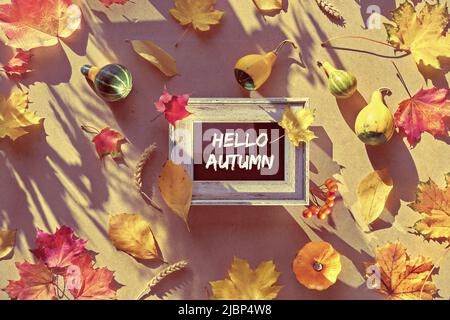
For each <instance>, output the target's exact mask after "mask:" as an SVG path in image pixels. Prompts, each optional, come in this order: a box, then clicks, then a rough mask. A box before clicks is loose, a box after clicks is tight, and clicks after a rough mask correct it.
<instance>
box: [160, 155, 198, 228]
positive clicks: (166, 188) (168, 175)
mask: <svg viewBox="0 0 450 320" xmlns="http://www.w3.org/2000/svg"><path fill="white" fill-rule="evenodd" d="M159 190H160V192H161V196H162V198H163V199H164V201H165V203H166V204H167V206H168V207H169V208H170V209H171V210H172V211H173V212H175V213H176V214H177V215H178V216H179V217H180V218H182V219H183V220H184V222H185V223H186V225H187V226H188V228H189V225H188V216H189V210H190V208H191V203H192V178H191V177H190V176H189V174H188V173H187V172H186V170H185V169H184V168H183V166H182V165H179V164H175V163H173V162H172V161H170V160H169V161H167V162H166V163H165V165H164V167H163V168H162V170H161V173H160V175H159Z"/></svg>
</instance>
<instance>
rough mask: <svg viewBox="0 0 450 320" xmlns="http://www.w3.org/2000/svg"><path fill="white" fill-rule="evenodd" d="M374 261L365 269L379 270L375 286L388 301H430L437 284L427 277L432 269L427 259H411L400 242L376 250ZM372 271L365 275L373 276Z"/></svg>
mask: <svg viewBox="0 0 450 320" xmlns="http://www.w3.org/2000/svg"><path fill="white" fill-rule="evenodd" d="M375 259H376V261H375V262H374V263H368V264H367V265H366V267H370V268H368V269H366V270H367V271H369V270H373V268H378V269H379V270H380V276H381V279H380V285H381V287H380V288H379V289H377V290H378V291H379V292H381V293H383V294H385V295H386V296H387V298H388V299H391V300H421V299H423V300H431V299H433V296H434V295H435V294H436V291H437V289H436V286H435V284H434V283H433V282H432V281H429V280H428V279H429V278H430V277H431V275H430V273H431V272H432V270H433V264H432V262H431V260H430V259H428V258H424V257H422V256H419V257H416V258H414V259H411V258H410V257H409V256H408V254H407V252H406V248H405V247H404V246H403V245H402V244H401V243H400V242H396V243H389V244H387V245H386V246H384V247H381V248H378V249H377V250H376V257H375ZM372 276H373V274H369V272H368V274H366V277H372Z"/></svg>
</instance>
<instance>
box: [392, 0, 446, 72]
mask: <svg viewBox="0 0 450 320" xmlns="http://www.w3.org/2000/svg"><path fill="white" fill-rule="evenodd" d="M419 5H423V8H422V9H421V10H420V11H417V10H416V8H415V7H414V5H413V4H412V3H411V2H410V1H409V0H405V1H404V2H403V3H402V4H400V6H399V7H398V8H396V9H395V10H394V11H393V12H392V17H393V21H392V23H385V24H384V25H385V27H386V31H387V34H388V42H389V43H391V44H392V45H394V46H395V47H396V48H397V49H399V50H403V51H408V52H411V53H412V55H413V57H414V59H415V61H416V63H417V64H420V63H423V64H424V65H426V66H431V67H433V68H435V69H441V68H442V64H441V62H440V61H439V58H444V57H446V58H450V37H448V36H447V31H446V30H447V29H446V28H447V25H448V23H449V15H448V12H447V11H448V9H447V4H446V1H444V3H439V1H438V2H437V3H435V4H429V3H428V2H427V1H423V2H422V3H421V4H419Z"/></svg>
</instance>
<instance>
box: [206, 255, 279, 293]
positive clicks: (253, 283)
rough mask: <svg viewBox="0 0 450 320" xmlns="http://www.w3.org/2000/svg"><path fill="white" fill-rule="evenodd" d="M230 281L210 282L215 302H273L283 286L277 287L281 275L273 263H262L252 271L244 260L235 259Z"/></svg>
mask: <svg viewBox="0 0 450 320" xmlns="http://www.w3.org/2000/svg"><path fill="white" fill-rule="evenodd" d="M228 276H229V278H228V279H225V280H219V281H210V282H209V283H210V285H211V288H212V292H213V296H212V297H211V299H213V300H273V299H275V298H276V297H277V296H278V293H279V292H280V290H281V288H282V286H279V285H276V283H277V281H278V278H279V277H280V273H279V272H277V270H276V269H275V264H274V263H273V261H265V262H262V263H261V264H260V265H259V266H258V268H256V269H255V270H252V268H250V264H249V263H248V262H247V261H246V260H243V259H239V258H237V257H235V258H234V260H233V263H232V264H231V268H230V270H229V271H228Z"/></svg>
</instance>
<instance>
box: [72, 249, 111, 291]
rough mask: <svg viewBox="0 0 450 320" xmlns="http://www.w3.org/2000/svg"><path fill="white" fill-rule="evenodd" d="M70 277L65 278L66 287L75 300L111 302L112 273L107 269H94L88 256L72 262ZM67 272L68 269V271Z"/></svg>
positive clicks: (79, 257) (85, 255)
mask: <svg viewBox="0 0 450 320" xmlns="http://www.w3.org/2000/svg"><path fill="white" fill-rule="evenodd" d="M70 268H72V270H74V272H72V273H71V274H72V277H68V276H66V286H68V289H69V291H70V293H71V294H72V296H73V297H74V298H75V299H76V300H113V299H116V290H114V289H113V288H112V283H113V280H114V273H113V272H112V271H110V270H108V269H107V268H96V267H95V266H94V262H93V260H92V258H91V256H90V255H88V254H84V255H81V256H78V257H76V258H74V259H73V260H72V265H71V267H70ZM68 270H69V269H68Z"/></svg>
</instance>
